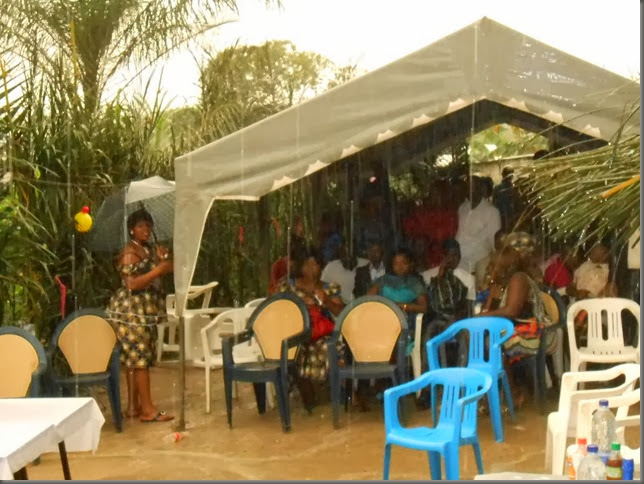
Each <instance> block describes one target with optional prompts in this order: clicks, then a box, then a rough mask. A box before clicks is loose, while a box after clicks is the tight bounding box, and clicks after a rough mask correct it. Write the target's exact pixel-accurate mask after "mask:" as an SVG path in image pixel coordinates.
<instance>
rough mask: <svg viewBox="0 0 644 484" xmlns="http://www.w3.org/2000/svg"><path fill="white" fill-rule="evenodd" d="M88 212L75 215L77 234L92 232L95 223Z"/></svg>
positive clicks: (83, 211)
mask: <svg viewBox="0 0 644 484" xmlns="http://www.w3.org/2000/svg"><path fill="white" fill-rule="evenodd" d="M83 208H85V207H83ZM88 211H89V210H88ZM88 211H85V210H82V211H80V212H78V213H77V214H76V215H74V222H75V223H76V231H77V232H89V231H90V230H91V228H92V225H93V224H94V221H93V220H92V216H91V215H90V214H89V213H87V212H88Z"/></svg>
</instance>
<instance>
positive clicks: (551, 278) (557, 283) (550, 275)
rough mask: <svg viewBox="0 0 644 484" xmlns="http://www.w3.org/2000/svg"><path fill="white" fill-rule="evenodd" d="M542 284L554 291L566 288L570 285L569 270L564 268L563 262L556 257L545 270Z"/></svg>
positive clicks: (570, 276)
mask: <svg viewBox="0 0 644 484" xmlns="http://www.w3.org/2000/svg"><path fill="white" fill-rule="evenodd" d="M543 282H545V283H546V284H548V285H549V286H551V287H554V288H555V289H561V288H562V287H568V286H569V285H570V283H571V282H572V274H570V269H568V268H567V267H566V265H565V264H564V263H563V261H562V260H561V259H560V258H559V257H557V258H555V260H554V261H553V262H552V263H551V264H550V265H549V266H548V267H547V268H546V270H545V272H544V274H543Z"/></svg>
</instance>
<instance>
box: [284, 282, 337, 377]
mask: <svg viewBox="0 0 644 484" xmlns="http://www.w3.org/2000/svg"><path fill="white" fill-rule="evenodd" d="M322 289H323V291H324V292H325V294H326V295H327V296H328V297H338V298H340V297H341V296H340V286H339V285H337V284H333V283H326V282H323V283H322ZM278 292H291V293H293V294H295V295H296V296H297V297H299V298H300V299H302V300H303V301H304V302H305V304H306V305H307V308H308V309H309V313H310V314H311V313H313V312H314V311H315V305H317V306H318V308H321V307H320V306H319V303H318V302H317V299H316V298H314V297H312V295H311V294H308V293H307V292H306V291H304V290H303V289H301V288H299V287H297V286H296V285H295V280H294V279H290V280H289V281H286V280H284V281H283V282H282V284H281V285H280V287H279V289H278ZM311 300H313V301H315V303H314V304H309V303H310V301H311ZM321 310H322V314H323V315H324V316H325V317H327V318H328V319H329V320H331V321H333V320H334V319H333V315H332V314H331V313H330V312H329V310H328V309H327V308H321ZM330 339H331V335H326V336H323V337H321V338H319V339H317V340H316V341H311V342H309V343H307V344H304V345H302V346H301V347H300V349H299V351H298V353H297V360H296V366H297V371H298V375H299V376H300V378H309V379H311V380H315V381H326V379H327V377H328V375H329V353H328V342H329V340H330ZM345 348H346V346H345V345H344V344H343V343H341V342H338V345H337V351H338V355H339V358H340V362H339V364H340V366H344V358H345Z"/></svg>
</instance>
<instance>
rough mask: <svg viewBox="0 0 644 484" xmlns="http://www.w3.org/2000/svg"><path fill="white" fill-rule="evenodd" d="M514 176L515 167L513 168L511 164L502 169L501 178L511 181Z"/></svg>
mask: <svg viewBox="0 0 644 484" xmlns="http://www.w3.org/2000/svg"><path fill="white" fill-rule="evenodd" d="M513 177H514V168H512V167H511V166H505V167H503V170H502V171H501V178H503V179H504V180H506V181H509V182H511V181H512V178H513Z"/></svg>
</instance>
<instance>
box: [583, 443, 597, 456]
mask: <svg viewBox="0 0 644 484" xmlns="http://www.w3.org/2000/svg"><path fill="white" fill-rule="evenodd" d="M598 450H599V448H598V447H597V444H590V445H589V446H588V447H586V451H587V452H588V453H589V454H596V453H597V451H598Z"/></svg>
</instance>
